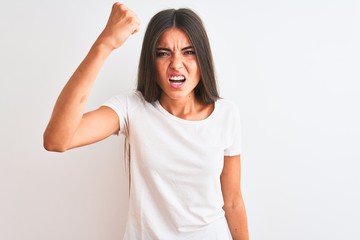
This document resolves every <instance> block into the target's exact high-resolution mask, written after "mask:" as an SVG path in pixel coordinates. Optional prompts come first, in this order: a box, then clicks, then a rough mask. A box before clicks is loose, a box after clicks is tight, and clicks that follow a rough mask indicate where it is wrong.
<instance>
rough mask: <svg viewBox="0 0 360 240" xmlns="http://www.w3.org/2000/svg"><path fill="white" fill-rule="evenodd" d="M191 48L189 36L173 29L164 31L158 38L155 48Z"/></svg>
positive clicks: (177, 29)
mask: <svg viewBox="0 0 360 240" xmlns="http://www.w3.org/2000/svg"><path fill="white" fill-rule="evenodd" d="M185 45H186V46H191V45H192V43H191V41H190V38H189V36H188V35H187V34H186V33H185V32H184V31H183V30H181V29H179V28H176V27H173V28H169V29H167V30H165V32H164V33H163V34H162V35H161V36H160V38H159V41H158V43H157V46H162V47H165V46H167V47H170V46H185Z"/></svg>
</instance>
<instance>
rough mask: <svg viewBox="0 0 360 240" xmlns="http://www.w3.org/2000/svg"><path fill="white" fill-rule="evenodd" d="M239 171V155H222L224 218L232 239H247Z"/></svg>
mask: <svg viewBox="0 0 360 240" xmlns="http://www.w3.org/2000/svg"><path fill="white" fill-rule="evenodd" d="M240 172H241V163H240V155H237V156H232V157H224V168H223V171H222V173H221V189H222V193H223V198H224V207H223V208H224V211H225V216H226V220H227V222H228V225H229V228H230V232H231V235H232V237H233V239H234V240H248V239H249V233H248V225H247V217H246V210H245V204H244V200H243V197H242V194H241V184H240V178H241V173H240Z"/></svg>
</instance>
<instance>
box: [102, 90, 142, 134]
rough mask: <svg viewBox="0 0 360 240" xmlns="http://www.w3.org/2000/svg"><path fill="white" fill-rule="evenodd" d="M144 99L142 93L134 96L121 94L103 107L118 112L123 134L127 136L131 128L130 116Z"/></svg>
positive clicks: (135, 93) (136, 93)
mask: <svg viewBox="0 0 360 240" xmlns="http://www.w3.org/2000/svg"><path fill="white" fill-rule="evenodd" d="M143 101H144V99H143V97H142V95H141V93H140V92H134V93H133V94H130V95H126V94H119V95H116V96H114V97H112V98H110V99H109V100H107V101H106V102H105V103H104V104H102V106H106V107H109V108H111V109H112V110H114V111H115V112H116V114H117V115H118V117H119V122H120V126H119V127H120V132H119V133H121V134H124V135H127V133H128V126H129V115H130V114H131V111H133V109H134V108H136V107H137V106H138V105H139V104H140V103H141V102H143Z"/></svg>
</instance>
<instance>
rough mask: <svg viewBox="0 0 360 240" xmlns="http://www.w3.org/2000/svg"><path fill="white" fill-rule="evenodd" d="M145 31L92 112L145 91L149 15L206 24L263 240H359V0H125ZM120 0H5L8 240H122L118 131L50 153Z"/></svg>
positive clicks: (2, 187)
mask: <svg viewBox="0 0 360 240" xmlns="http://www.w3.org/2000/svg"><path fill="white" fill-rule="evenodd" d="M124 3H126V4H127V5H128V6H129V7H130V8H131V9H133V10H134V11H135V12H136V13H137V15H138V16H139V17H140V19H141V20H142V23H143V24H142V29H141V31H140V32H139V33H138V34H137V35H135V36H133V37H131V38H130V39H129V41H128V42H127V43H126V44H125V46H124V47H123V48H121V49H119V50H117V51H116V52H114V54H112V55H111V57H110V58H109V59H108V61H107V62H106V64H105V66H104V68H103V70H102V71H101V73H100V75H99V77H98V80H97V82H96V84H95V87H94V89H93V91H92V95H91V97H90V100H89V104H88V109H89V110H90V109H93V108H96V107H98V106H99V105H100V104H101V103H103V102H104V101H105V100H107V99H108V98H109V97H111V96H112V95H114V94H117V93H119V92H129V91H132V90H133V89H134V87H135V79H136V70H137V62H138V57H139V50H140V45H141V42H142V37H143V34H144V30H145V27H146V25H147V22H148V21H149V19H150V17H151V16H152V15H153V14H154V13H156V12H157V11H159V10H162V9H164V8H168V7H175V8H177V7H191V8H193V9H194V10H195V11H196V12H198V13H199V15H200V16H201V17H202V18H203V20H204V23H205V26H206V28H207V30H208V34H209V37H210V41H211V45H212V48H213V53H214V57H215V63H216V70H217V76H218V82H219V86H220V92H221V95H222V96H223V97H225V98H229V99H232V100H233V101H235V102H236V103H237V104H238V106H239V108H240V111H241V114H242V124H243V136H242V137H243V145H244V152H243V154H242V160H243V173H242V174H243V183H242V186H243V192H244V198H245V201H246V205H247V211H248V218H249V228H250V235H251V239H253V240H305V239H306V240H307V239H311V240H319V239H324V240H325V239H326V240H335V239H336V240H338V239H346V240H352V239H354V240H355V239H360V232H359V231H358V226H359V219H360V210H359V206H358V204H359V202H360V193H359V183H360V177H359V175H358V170H359V168H360V164H359V161H360V153H359V146H360V137H359V135H360V127H359V123H360V110H359V103H360V96H359V91H360V84H359V80H360V74H359V66H360V58H359V56H360V47H359V42H360V30H359V24H360V6H359V4H360V3H359V1H356V0H301V1H300V0H292V1H290V0H289V1H286V0H273V1H267V0H252V1H249V0H246V1H245V0H242V1H235V0H233V1H229V0H224V1H205V0H204V1H200V0H199V1H189V0H186V1H185V0H173V1H165V0H153V1H145V0H133V1H130V0H127V1H124ZM112 4H113V1H110V0H103V1H94V0H87V1H85V0H78V1H42V0H32V1H25V0H19V1H4V0H2V1H1V3H0V33H1V37H0V80H1V81H0V89H1V92H0V100H1V101H0V112H1V118H0V121H1V125H0V131H1V132H0V136H1V138H0V141H1V142H0V146H1V151H0V239H4V240H24V239H26V240H48V239H52V240H64V239H71V240H73V239H74V240H75V239H76V240H99V239H106V240H111V239H114V240H115V239H121V236H122V234H123V231H124V224H125V220H126V219H125V218H126V212H127V204H128V203H127V191H128V189H127V178H126V175H125V170H124V160H123V158H122V144H123V142H122V141H123V139H122V138H121V137H115V136H114V137H110V138H109V139H106V140H105V141H103V142H101V143H98V144H96V145H93V146H88V147H84V148H80V149H76V150H72V151H69V152H66V153H63V154H57V153H49V152H46V151H45V150H44V149H43V148H42V133H43V130H44V128H45V126H46V124H47V121H48V119H49V117H50V113H51V110H52V107H53V105H54V102H55V100H56V98H57V95H58V93H59V92H60V90H61V88H62V87H63V85H64V84H65V82H66V81H67V79H68V78H69V77H70V75H71V74H72V72H73V71H74V70H75V68H76V67H77V65H78V64H79V63H80V61H81V60H82V59H83V57H84V56H85V54H86V53H87V51H88V49H89V48H90V46H91V44H92V43H93V41H94V40H95V38H96V37H97V35H98V34H99V33H100V31H101V30H102V28H103V26H104V25H105V23H106V21H107V17H108V14H109V12H110V9H111V5H112Z"/></svg>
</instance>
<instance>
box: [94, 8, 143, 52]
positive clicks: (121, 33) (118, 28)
mask: <svg viewBox="0 0 360 240" xmlns="http://www.w3.org/2000/svg"><path fill="white" fill-rule="evenodd" d="M139 26H140V20H139V18H138V17H137V16H136V15H135V13H134V12H133V11H131V10H130V9H128V8H127V7H126V6H125V5H124V4H121V3H119V2H116V3H114V5H113V6H112V10H111V13H110V16H109V20H108V22H107V24H106V26H105V28H104V30H103V31H102V33H101V34H100V36H99V38H98V40H97V41H98V42H99V41H100V42H101V43H103V44H105V45H106V46H107V47H109V48H110V49H111V50H114V49H116V48H119V47H120V46H122V45H123V44H124V43H125V42H126V40H127V39H128V38H129V36H130V35H132V34H135V33H136V32H138V31H139Z"/></svg>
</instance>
